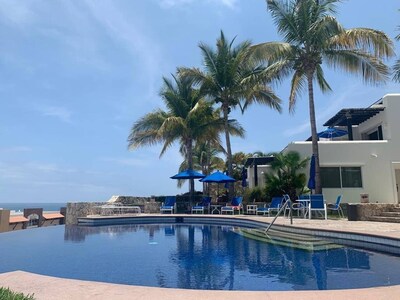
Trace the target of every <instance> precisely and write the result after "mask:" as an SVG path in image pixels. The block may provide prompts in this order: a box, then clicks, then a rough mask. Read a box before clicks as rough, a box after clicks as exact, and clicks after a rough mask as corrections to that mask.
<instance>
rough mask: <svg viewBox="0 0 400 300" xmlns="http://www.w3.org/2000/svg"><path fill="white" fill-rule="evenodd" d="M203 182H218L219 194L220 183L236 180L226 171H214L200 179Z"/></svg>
mask: <svg viewBox="0 0 400 300" xmlns="http://www.w3.org/2000/svg"><path fill="white" fill-rule="evenodd" d="M200 181H201V182H216V183H218V190H217V194H218V196H219V184H220V183H228V182H235V181H236V180H235V179H234V178H232V177H230V176H228V175H225V174H224V173H222V172H220V171H217V172H214V173H212V174H210V175H208V176H206V177H204V178H202V179H200Z"/></svg>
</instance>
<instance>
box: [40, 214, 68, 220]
mask: <svg viewBox="0 0 400 300" xmlns="http://www.w3.org/2000/svg"><path fill="white" fill-rule="evenodd" d="M43 218H44V219H46V220H51V219H61V218H64V215H62V214H60V213H52V214H43Z"/></svg>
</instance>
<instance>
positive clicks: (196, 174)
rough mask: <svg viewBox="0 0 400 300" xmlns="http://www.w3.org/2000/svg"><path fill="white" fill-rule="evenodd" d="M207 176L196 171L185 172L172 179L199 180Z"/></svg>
mask: <svg viewBox="0 0 400 300" xmlns="http://www.w3.org/2000/svg"><path fill="white" fill-rule="evenodd" d="M204 177H205V175H203V174H201V173H199V172H196V171H194V170H190V169H188V170H185V171H182V172H180V173H178V174H176V175H174V176H171V179H197V178H204Z"/></svg>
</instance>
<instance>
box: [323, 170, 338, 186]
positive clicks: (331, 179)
mask: <svg viewBox="0 0 400 300" xmlns="http://www.w3.org/2000/svg"><path fill="white" fill-rule="evenodd" d="M321 183H322V187H324V188H341V185H340V168H338V167H327V168H321Z"/></svg>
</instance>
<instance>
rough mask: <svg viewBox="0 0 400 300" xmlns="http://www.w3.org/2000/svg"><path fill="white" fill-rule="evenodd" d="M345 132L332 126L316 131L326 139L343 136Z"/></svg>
mask: <svg viewBox="0 0 400 300" xmlns="http://www.w3.org/2000/svg"><path fill="white" fill-rule="evenodd" d="M346 134H347V131H346V130H341V129H337V128H334V127H329V128H328V129H326V130H324V131H321V132H318V134H317V135H318V137H321V138H326V139H332V138H335V137H340V136H344V135H346Z"/></svg>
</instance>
